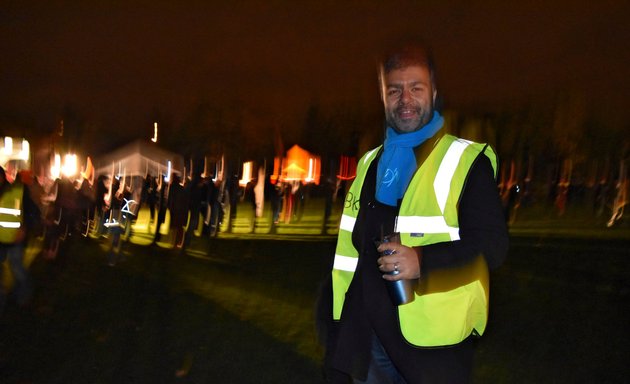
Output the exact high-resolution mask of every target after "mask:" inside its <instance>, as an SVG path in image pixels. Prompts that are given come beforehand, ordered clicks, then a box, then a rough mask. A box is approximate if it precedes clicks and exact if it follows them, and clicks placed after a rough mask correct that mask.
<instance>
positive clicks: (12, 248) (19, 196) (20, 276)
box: [0, 167, 39, 313]
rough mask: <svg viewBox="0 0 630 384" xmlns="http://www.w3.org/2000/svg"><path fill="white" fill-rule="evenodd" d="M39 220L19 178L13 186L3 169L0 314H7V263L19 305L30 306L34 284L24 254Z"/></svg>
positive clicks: (0, 174) (0, 176) (0, 189)
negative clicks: (31, 229) (29, 230)
mask: <svg viewBox="0 0 630 384" xmlns="http://www.w3.org/2000/svg"><path fill="white" fill-rule="evenodd" d="M38 217H39V213H38V208H37V206H36V205H35V204H34V202H33V201H32V199H31V198H30V194H29V192H28V186H27V185H25V184H24V181H23V180H22V179H21V177H20V175H19V174H18V177H17V178H16V179H15V180H14V181H13V183H10V181H9V179H8V177H7V174H6V173H5V170H4V168H2V167H0V313H2V312H3V311H4V307H5V304H6V298H7V294H6V287H5V284H6V282H4V281H3V279H4V264H5V260H7V261H8V265H9V268H10V270H11V274H12V276H13V280H14V289H13V293H14V296H15V301H16V303H17V304H18V306H20V307H25V306H27V305H28V304H29V303H30V300H31V296H32V284H31V279H30V276H29V274H28V271H27V269H26V267H25V265H24V251H25V248H26V239H27V227H28V226H29V224H31V223H32V221H33V220H37V219H38Z"/></svg>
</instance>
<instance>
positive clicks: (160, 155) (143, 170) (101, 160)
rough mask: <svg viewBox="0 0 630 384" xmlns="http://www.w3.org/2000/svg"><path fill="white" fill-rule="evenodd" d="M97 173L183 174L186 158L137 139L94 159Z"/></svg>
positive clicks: (118, 174) (142, 175)
mask: <svg viewBox="0 0 630 384" xmlns="http://www.w3.org/2000/svg"><path fill="white" fill-rule="evenodd" d="M94 163H95V164H94V165H95V167H94V168H95V170H96V175H97V176H98V175H111V174H112V173H114V175H116V176H122V175H125V176H141V177H145V176H146V175H147V174H150V175H152V176H154V177H155V176H158V175H160V174H163V175H166V176H169V177H170V174H168V172H169V164H170V172H171V173H177V174H179V175H182V174H183V172H184V158H183V156H181V155H178V154H176V153H173V152H170V151H167V150H165V149H163V148H160V147H158V146H157V144H154V143H152V142H149V141H145V140H136V141H133V142H131V143H129V144H127V145H125V146H123V147H120V148H118V149H116V150H114V151H112V152H110V153H108V154H106V155H104V156H100V157H98V158H97V159H96V160H95V161H94Z"/></svg>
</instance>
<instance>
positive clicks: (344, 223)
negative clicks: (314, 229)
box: [339, 215, 357, 232]
mask: <svg viewBox="0 0 630 384" xmlns="http://www.w3.org/2000/svg"><path fill="white" fill-rule="evenodd" d="M356 222H357V218H356V217H352V216H349V215H341V222H340V223H339V229H343V230H344V231H348V232H352V230H353V229H354V223H356Z"/></svg>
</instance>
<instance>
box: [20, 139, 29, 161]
mask: <svg viewBox="0 0 630 384" xmlns="http://www.w3.org/2000/svg"><path fill="white" fill-rule="evenodd" d="M30 153H31V147H30V145H29V144H28V141H27V140H22V150H21V151H20V153H19V155H18V156H19V158H20V159H22V160H24V161H28V157H29V154H30Z"/></svg>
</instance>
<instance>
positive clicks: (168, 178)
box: [164, 160, 171, 183]
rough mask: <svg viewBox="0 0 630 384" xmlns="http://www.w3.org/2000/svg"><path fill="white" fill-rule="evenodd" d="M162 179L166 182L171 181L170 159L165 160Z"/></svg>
mask: <svg viewBox="0 0 630 384" xmlns="http://www.w3.org/2000/svg"><path fill="white" fill-rule="evenodd" d="M164 181H166V182H167V183H170V182H171V161H170V160H168V161H167V162H166V177H165V178H164Z"/></svg>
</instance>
